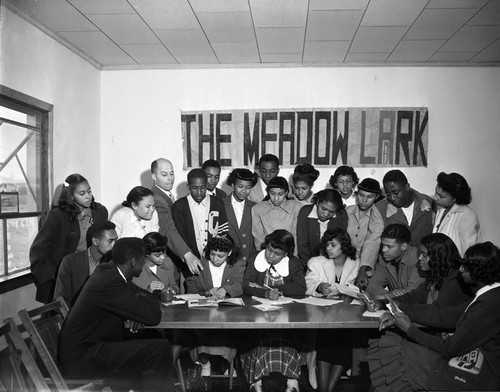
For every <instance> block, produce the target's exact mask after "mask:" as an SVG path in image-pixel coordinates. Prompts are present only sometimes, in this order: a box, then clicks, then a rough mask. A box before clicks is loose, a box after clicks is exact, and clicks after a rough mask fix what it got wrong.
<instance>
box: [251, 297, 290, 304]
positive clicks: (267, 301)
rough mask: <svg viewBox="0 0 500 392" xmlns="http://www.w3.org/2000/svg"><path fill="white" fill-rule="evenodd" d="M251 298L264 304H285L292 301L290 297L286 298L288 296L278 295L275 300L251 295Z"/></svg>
mask: <svg viewBox="0 0 500 392" xmlns="http://www.w3.org/2000/svg"><path fill="white" fill-rule="evenodd" d="M252 299H254V300H256V301H258V302H260V303H261V304H264V305H286V304H291V303H292V302H293V301H294V300H293V299H292V298H288V297H279V298H278V299H276V300H270V299H267V298H261V297H256V296H253V297H252Z"/></svg>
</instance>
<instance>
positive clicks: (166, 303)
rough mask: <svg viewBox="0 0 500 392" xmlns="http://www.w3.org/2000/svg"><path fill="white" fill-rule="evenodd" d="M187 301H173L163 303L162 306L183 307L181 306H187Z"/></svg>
mask: <svg viewBox="0 0 500 392" xmlns="http://www.w3.org/2000/svg"><path fill="white" fill-rule="evenodd" d="M185 303H186V301H184V300H183V299H179V300H175V299H174V300H173V301H172V302H162V305H165V306H170V305H181V304H185Z"/></svg>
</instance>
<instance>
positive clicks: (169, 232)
mask: <svg viewBox="0 0 500 392" xmlns="http://www.w3.org/2000/svg"><path fill="white" fill-rule="evenodd" d="M156 211H157V212H158V219H159V225H160V234H161V235H164V236H166V237H167V245H168V247H169V249H170V250H172V252H174V253H175V254H176V255H177V256H178V257H179V258H182V257H183V256H184V255H185V254H186V253H188V252H191V249H189V246H187V245H186V243H185V242H184V240H183V239H182V237H181V236H180V234H179V232H178V231H177V228H176V227H175V223H174V219H173V217H172V211H171V210H170V207H169V206H163V205H161V204H160V205H158V206H157V207H156Z"/></svg>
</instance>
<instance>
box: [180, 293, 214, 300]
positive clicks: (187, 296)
mask: <svg viewBox="0 0 500 392" xmlns="http://www.w3.org/2000/svg"><path fill="white" fill-rule="evenodd" d="M174 297H176V298H180V299H182V300H184V301H187V300H190V299H207V297H204V296H203V295H200V294H176V295H175V296H174Z"/></svg>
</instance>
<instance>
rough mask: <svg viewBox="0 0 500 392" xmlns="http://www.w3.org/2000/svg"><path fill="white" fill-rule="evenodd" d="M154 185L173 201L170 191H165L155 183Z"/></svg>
mask: <svg viewBox="0 0 500 392" xmlns="http://www.w3.org/2000/svg"><path fill="white" fill-rule="evenodd" d="M155 187H157V188H158V189H159V190H160V191H162V192H163V193H164V194H166V195H167V196H168V197H169V199H170V200H172V203H173V202H174V201H175V197H174V194H173V193H172V192H170V191H167V190H165V189H163V188H160V187H159V186H158V185H156V184H155Z"/></svg>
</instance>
